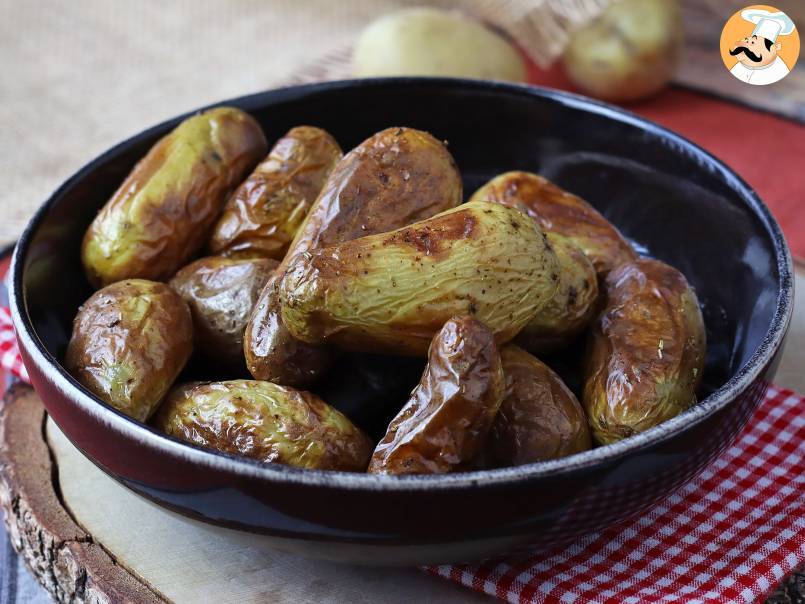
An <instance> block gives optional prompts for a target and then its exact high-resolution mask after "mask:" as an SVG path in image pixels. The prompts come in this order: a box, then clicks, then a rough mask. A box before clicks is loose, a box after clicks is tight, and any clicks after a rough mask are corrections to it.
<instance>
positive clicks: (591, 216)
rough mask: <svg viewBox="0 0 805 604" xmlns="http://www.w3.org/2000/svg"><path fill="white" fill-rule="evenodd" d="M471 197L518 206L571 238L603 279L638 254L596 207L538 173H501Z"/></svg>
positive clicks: (548, 229) (546, 227) (540, 222)
mask: <svg viewBox="0 0 805 604" xmlns="http://www.w3.org/2000/svg"><path fill="white" fill-rule="evenodd" d="M470 201H495V202H497V203H502V204H503V205H507V206H511V207H513V208H517V209H519V210H521V211H523V212H525V213H526V214H528V215H529V216H531V218H533V219H534V220H536V221H537V223H538V224H539V225H540V226H541V227H542V228H543V229H544V230H545V231H546V232H548V233H556V234H557V235H562V236H563V237H565V238H567V239H569V240H570V242H571V243H573V244H574V245H575V246H576V247H578V248H579V249H581V251H582V252H584V253H585V255H586V256H587V257H588V258H589V259H590V261H591V262H592V263H593V266H594V267H595V272H596V273H597V274H598V278H599V281H600V280H603V278H604V277H606V275H607V273H609V271H611V270H612V269H613V268H615V267H617V266H620V265H621V264H623V263H624V262H629V261H631V260H634V259H635V258H637V254H636V252H635V251H634V249H633V248H632V246H631V245H630V244H629V242H628V241H626V239H624V238H623V235H621V234H620V232H618V229H616V228H615V227H614V226H613V225H612V223H611V222H609V221H608V220H607V219H606V218H604V217H603V216H602V215H601V214H599V213H598V211H597V210H596V209H595V208H593V207H592V206H591V205H590V204H588V203H587V202H586V201H584V200H583V199H581V198H580V197H576V196H575V195H573V194H571V193H568V192H567V191H564V190H562V189H560V188H559V187H557V186H556V185H555V184H553V183H552V182H550V181H549V180H547V179H545V178H543V177H542V176H539V175H537V174H532V173H531V172H506V173H504V174H500V175H498V176H496V177H495V178H493V179H492V180H490V181H489V182H488V183H486V184H485V185H484V186H482V187H481V188H480V189H478V190H477V191H476V192H475V193H473V195H472V197H471V198H470Z"/></svg>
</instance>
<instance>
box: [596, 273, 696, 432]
mask: <svg viewBox="0 0 805 604" xmlns="http://www.w3.org/2000/svg"><path fill="white" fill-rule="evenodd" d="M606 296H607V302H606V307H605V308H604V311H603V312H602V313H601V315H600V316H599V317H598V319H597V320H596V321H595V323H594V324H593V328H592V331H591V333H590V337H589V345H588V353H587V361H586V369H585V379H584V396H583V400H584V408H585V410H586V412H587V417H588V418H589V421H590V426H591V427H592V430H593V437H594V438H595V440H596V441H597V442H598V443H599V444H608V443H612V442H616V441H618V440H621V439H624V438H627V437H629V436H631V435H633V434H636V433H638V432H643V431H644V430H648V429H649V428H652V427H654V426H656V425H658V424H660V423H662V422H664V421H666V420H668V419H670V418H672V417H674V416H676V415H678V414H679V413H681V412H682V411H684V410H685V409H687V408H688V407H690V406H691V405H693V404H694V403H695V402H696V389H697V388H698V386H699V384H700V382H701V379H702V370H703V368H704V355H705V333H704V323H703V321H702V314H701V311H700V310H699V303H698V301H697V299H696V294H695V293H694V292H693V289H691V287H690V286H689V285H688V282H687V280H686V279H685V277H684V276H683V275H682V273H680V272H679V271H678V270H676V269H675V268H672V267H670V266H668V265H667V264H665V263H664V262H660V261H659V260H650V259H645V258H641V259H640V260H636V261H634V262H632V263H629V264H625V265H623V266H621V267H620V268H619V269H616V270H615V271H613V272H612V273H610V274H609V276H608V277H607V281H606Z"/></svg>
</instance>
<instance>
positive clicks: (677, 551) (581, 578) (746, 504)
mask: <svg viewBox="0 0 805 604" xmlns="http://www.w3.org/2000/svg"><path fill="white" fill-rule="evenodd" d="M0 366H1V367H0V368H1V369H2V370H3V371H5V372H11V373H13V374H14V375H15V376H16V377H18V378H20V379H23V380H26V381H27V380H28V376H27V373H26V371H25V367H24V366H23V364H22V360H21V359H20V356H19V350H18V349H17V342H16V338H15V337H14V331H13V327H12V325H11V318H10V315H9V312H8V309H6V308H2V307H0ZM1 382H2V379H0V383H1ZM803 564H805V398H803V397H801V396H799V395H797V394H795V393H793V392H790V391H788V390H782V389H779V388H776V387H774V386H770V387H769V390H768V393H767V394H766V397H765V400H764V401H763V403H762V404H761V405H760V407H759V409H758V410H757V412H756V413H755V414H754V415H753V416H752V418H750V420H749V422H748V424H747V426H746V428H745V429H744V431H743V432H742V434H741V435H740V436H739V437H738V439H737V441H736V442H735V444H734V445H732V446H731V447H730V448H729V449H728V450H727V451H726V452H725V453H724V454H723V455H721V456H720V457H719V458H718V459H716V461H714V462H713V463H712V464H711V465H710V466H709V467H707V468H706V469H705V470H704V471H703V472H702V474H701V475H700V476H699V477H698V478H696V479H695V480H693V481H692V482H690V483H689V484H688V485H687V486H685V487H683V488H681V489H680V490H679V491H677V492H676V493H674V494H673V495H671V496H670V497H668V498H667V499H665V500H664V501H663V502H661V503H660V504H658V505H657V506H655V507H654V508H653V509H652V510H650V511H649V512H648V513H647V514H646V515H645V516H643V517H641V518H638V519H635V520H632V521H629V522H626V523H624V524H622V525H620V526H617V527H613V528H610V529H607V530H605V531H602V532H599V533H593V534H591V535H589V536H588V537H586V538H585V539H583V540H581V541H578V542H577V543H574V544H573V545H570V546H568V547H565V548H562V549H556V550H553V551H549V552H546V553H541V554H534V555H533V556H530V557H526V558H523V557H522V556H520V557H518V558H517V561H516V562H515V561H512V562H511V563H507V562H500V561H495V562H489V563H484V564H480V565H473V566H436V567H428V568H426V569H425V570H426V571H427V572H429V573H431V574H433V575H436V576H439V577H444V578H447V579H450V580H452V581H456V582H458V583H461V584H463V585H466V586H467V587H470V588H472V589H475V590H477V591H481V592H485V593H487V594H491V595H493V596H496V597H498V598H500V599H501V600H506V601H509V602H518V603H519V602H529V603H530V602H550V603H554V602H556V603H568V604H570V603H575V604H588V603H590V604H592V603H595V604H603V603H607V604H609V603H612V604H638V603H641V604H642V603H653V602H684V603H685V604H692V603H702V604H703V603H710V602H724V603H729V604H733V603H737V602H756V601H762V599H763V597H764V596H766V595H768V594H769V593H770V592H772V591H773V590H774V589H775V587H776V586H777V585H778V584H779V583H780V582H781V580H782V579H783V578H784V577H786V576H787V575H788V574H790V573H791V572H792V571H794V570H795V569H797V568H798V567H800V566H803Z"/></svg>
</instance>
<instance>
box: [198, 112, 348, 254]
mask: <svg viewBox="0 0 805 604" xmlns="http://www.w3.org/2000/svg"><path fill="white" fill-rule="evenodd" d="M339 159H341V148H340V147H339V146H338V143H336V142H335V140H334V139H333V137H332V136H330V135H329V134H328V133H327V132H325V131H324V130H322V129H321V128H314V127H312V126H298V127H296V128H292V129H291V130H289V131H288V133H287V134H286V135H285V136H283V137H282V138H281V139H279V140H278V141H277V143H276V144H275V145H274V147H273V148H272V149H271V153H269V154H268V157H266V158H265V159H264V160H263V161H261V162H260V164H258V166H257V168H255V170H254V172H252V174H251V176H249V177H248V178H247V179H246V180H245V181H244V182H243V183H242V184H241V185H240V186H239V187H238V188H237V190H236V191H235V193H234V194H233V195H232V197H231V198H230V199H229V201H228V202H227V204H226V207H225V208H224V213H223V214H222V215H221V218H220V219H219V220H218V223H217V224H216V225H215V228H214V229H213V234H212V237H211V238H210V245H209V247H210V251H212V253H214V254H226V255H243V254H247V255H250V256H253V255H259V256H264V257H266V258H274V259H275V260H282V258H283V256H285V253H286V252H287V251H288V246H289V245H290V244H291V241H292V240H293V238H294V236H295V235H296V232H297V230H299V227H300V226H301V224H302V222H303V221H304V219H305V216H307V213H308V211H309V210H310V206H311V205H313V202H314V201H315V200H316V197H318V195H319V192H321V189H322V187H323V186H324V183H325V181H326V179H327V176H328V175H329V174H330V172H331V171H332V169H333V168H334V167H335V165H336V163H337V162H338V160H339Z"/></svg>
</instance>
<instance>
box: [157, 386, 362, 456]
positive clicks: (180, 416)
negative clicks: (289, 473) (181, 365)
mask: <svg viewBox="0 0 805 604" xmlns="http://www.w3.org/2000/svg"><path fill="white" fill-rule="evenodd" d="M154 425H155V426H156V427H157V428H158V429H160V430H162V431H163V432H165V433H166V434H168V435H170V436H174V437H176V438H178V439H180V440H184V441H187V442H191V443H193V444H196V445H200V446H202V447H209V448H211V449H216V450H218V451H223V452H225V453H232V454H234V455H243V456H245V457H251V458H253V459H258V460H260V461H262V462H264V463H279V464H284V465H288V466H296V467H298V468H307V469H312V470H344V471H348V472H349V471H351V472H364V471H365V470H366V465H367V463H368V462H369V457H370V455H371V454H372V442H371V441H370V440H369V438H368V437H367V436H366V435H365V434H364V433H363V432H361V431H360V430H359V429H358V428H357V427H355V425H354V424H353V423H352V422H351V421H349V419H348V418H347V417H346V416H344V415H343V414H341V413H340V412H339V411H338V410H336V409H334V408H333V407H331V406H330V405H328V404H327V403H325V402H324V401H322V400H321V399H320V398H319V397H317V396H316V395H315V394H312V393H310V392H302V391H300V390H294V389H292V388H285V387H283V386H277V385H276V384H272V383H270V382H258V381H252V380H230V381H226V382H211V383H199V382H196V383H190V384H184V385H182V386H178V387H176V388H174V389H173V390H172V391H171V393H170V394H169V395H168V397H167V399H166V400H165V402H164V403H163V404H162V405H161V406H160V408H159V411H158V413H157V414H156V416H155V417H154Z"/></svg>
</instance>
